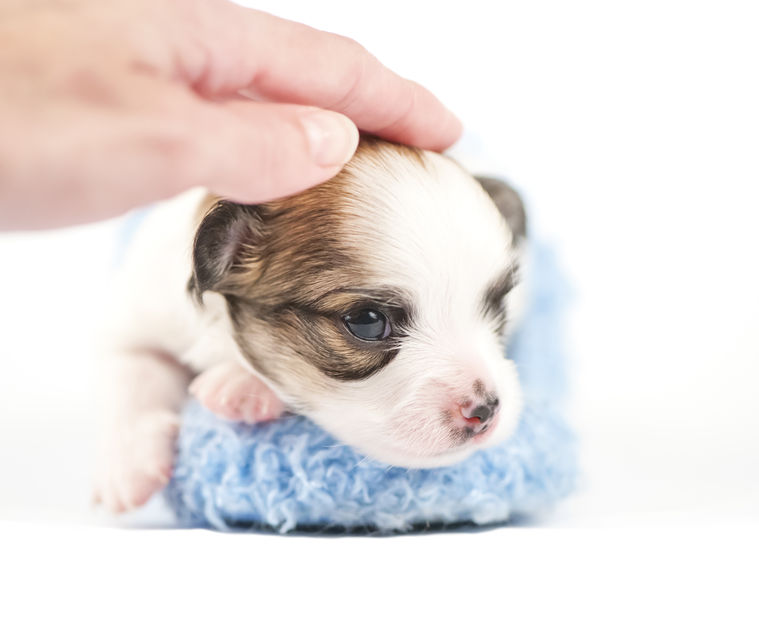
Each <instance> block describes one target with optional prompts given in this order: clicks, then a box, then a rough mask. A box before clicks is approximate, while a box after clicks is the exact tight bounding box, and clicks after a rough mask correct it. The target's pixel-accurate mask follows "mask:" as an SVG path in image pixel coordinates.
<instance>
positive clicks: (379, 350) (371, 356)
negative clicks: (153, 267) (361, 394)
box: [191, 137, 425, 380]
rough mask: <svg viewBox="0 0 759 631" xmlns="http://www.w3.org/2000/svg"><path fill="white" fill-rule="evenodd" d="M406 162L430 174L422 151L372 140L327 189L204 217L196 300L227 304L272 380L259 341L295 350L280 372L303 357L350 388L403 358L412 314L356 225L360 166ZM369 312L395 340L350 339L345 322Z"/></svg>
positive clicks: (218, 207)
mask: <svg viewBox="0 0 759 631" xmlns="http://www.w3.org/2000/svg"><path fill="white" fill-rule="evenodd" d="M399 154H400V155H402V156H404V157H407V158H408V157H411V158H412V159H413V160H415V161H417V162H418V163H419V164H420V165H422V166H424V164H425V158H424V154H423V153H422V152H421V151H419V150H417V149H413V148H410V147H403V146H401V145H395V144H392V143H388V142H385V141H381V140H378V139H376V138H372V137H364V138H362V140H361V143H360V145H359V148H358V150H357V152H356V156H355V157H354V158H353V159H352V160H351V162H350V163H349V164H348V165H347V166H346V168H345V169H343V170H342V171H341V172H340V173H339V174H338V175H337V176H335V177H334V178H332V179H331V180H329V181H328V182H325V183H323V184H321V185H319V186H316V187H314V188H311V189H309V190H307V191H304V192H302V193H299V194H297V195H293V196H290V197H286V198H284V199H280V200H276V201H273V202H270V203H267V204H261V205H256V206H245V205H241V204H235V203H232V202H227V201H224V200H217V201H216V202H215V203H214V205H213V208H212V209H211V210H210V211H207V212H203V211H199V213H200V214H201V215H202V216H203V220H202V222H201V225H200V227H199V229H198V232H197V235H196V239H195V246H194V259H195V260H194V268H195V269H194V275H193V280H192V281H191V290H192V291H193V292H194V293H195V294H196V295H198V296H200V295H202V293H203V292H204V291H208V290H210V291H217V292H219V293H221V294H223V295H224V296H225V297H226V298H227V303H228V306H229V311H230V315H231V317H232V321H233V323H234V326H235V334H236V336H237V341H238V344H239V346H240V348H241V350H242V351H243V353H244V354H245V355H246V356H247V357H248V359H249V360H250V361H251V362H252V363H253V365H254V366H255V367H256V368H257V369H258V370H260V371H261V372H263V373H264V374H267V373H269V374H267V376H269V377H270V378H275V377H274V375H271V374H270V371H271V368H270V365H271V364H272V363H276V362H272V361H271V360H272V358H270V357H267V355H268V353H269V352H272V351H271V348H270V346H271V345H270V344H268V345H267V344H261V343H258V342H257V341H256V338H258V340H261V338H262V337H264V336H266V337H268V338H270V339H272V338H273V339H275V340H276V344H275V346H279V347H280V348H281V349H282V350H283V351H284V349H287V351H286V352H281V353H280V362H279V363H282V361H281V360H282V359H283V358H284V357H285V356H288V355H289V356H295V357H298V358H300V359H302V360H304V361H305V362H307V363H309V364H310V365H312V366H315V367H316V368H318V369H319V371H320V372H322V373H323V374H325V375H328V376H329V377H332V378H335V379H341V380H354V379H362V378H365V377H368V376H370V375H372V374H374V373H375V372H377V371H378V370H380V369H381V368H382V367H383V366H385V365H387V363H388V362H389V361H391V360H392V358H393V357H395V355H396V354H397V352H398V340H399V336H400V335H402V329H403V327H404V326H405V324H406V323H407V320H408V317H409V312H410V306H409V304H408V301H407V300H406V298H405V297H404V296H403V295H401V294H400V293H399V292H397V291H396V290H394V289H393V288H392V287H382V286H377V285H376V280H375V279H373V278H372V277H371V273H370V270H367V269H366V266H365V265H364V264H363V260H362V250H361V246H360V244H357V238H358V239H359V240H360V235H357V234H356V232H355V230H356V228H355V222H351V216H352V215H353V214H354V213H356V212H357V211H356V207H357V206H358V207H360V200H358V199H356V198H355V197H354V196H355V195H356V193H355V191H356V190H358V189H359V188H360V187H359V186H357V185H358V184H359V181H358V176H359V173H358V170H359V169H360V168H361V165H362V164H365V163H366V161H369V162H371V167H372V168H375V169H376V168H378V167H379V168H388V169H389V168H391V166H392V163H393V162H397V160H398V156H399ZM207 201H210V200H204V203H206V202H207ZM367 212H371V209H367ZM362 305H363V306H370V305H371V306H376V307H377V308H379V310H381V311H382V312H383V313H385V314H386V315H388V317H390V320H391V327H392V328H393V331H394V333H395V334H394V335H391V337H390V338H388V339H387V340H384V341H378V342H366V341H361V340H358V339H357V338H355V337H353V336H352V335H350V333H349V332H348V331H347V329H346V327H345V325H344V324H343V322H342V319H341V317H342V315H344V314H346V313H348V312H350V311H351V310H355V309H356V308H358V307H359V306H362ZM267 349H268V350H267Z"/></svg>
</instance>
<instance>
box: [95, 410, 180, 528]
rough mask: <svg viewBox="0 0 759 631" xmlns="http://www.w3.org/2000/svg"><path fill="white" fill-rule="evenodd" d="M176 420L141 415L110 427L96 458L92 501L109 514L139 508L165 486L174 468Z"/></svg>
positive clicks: (157, 414)
mask: <svg viewBox="0 0 759 631" xmlns="http://www.w3.org/2000/svg"><path fill="white" fill-rule="evenodd" d="M178 431H179V417H178V416H177V415H176V414H174V413H173V412H170V411H156V412H150V413H145V414H143V415H141V416H140V417H139V418H137V419H131V420H130V422H129V423H128V424H127V423H121V424H118V425H115V426H113V427H112V428H111V429H110V430H109V432H108V433H107V434H106V435H105V436H104V437H103V441H102V445H101V448H100V452H99V454H98V461H99V462H98V466H97V470H96V478H95V492H94V497H93V499H94V501H95V503H97V504H102V505H103V506H104V507H105V508H106V509H107V510H109V511H111V512H113V513H122V512H124V511H127V510H132V509H134V508H137V507H139V506H142V505H143V504H144V503H145V502H147V501H148V500H149V499H150V497H151V496H152V495H153V494H154V493H156V492H157V491H159V490H161V489H162V488H163V487H164V486H166V484H167V482H168V481H169V478H170V477H171V473H172V468H173V464H174V444H175V441H176V437H177V433H178Z"/></svg>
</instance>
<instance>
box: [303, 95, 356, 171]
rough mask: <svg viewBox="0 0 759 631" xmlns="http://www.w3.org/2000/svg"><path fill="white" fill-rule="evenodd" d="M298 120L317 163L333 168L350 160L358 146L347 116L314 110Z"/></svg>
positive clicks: (354, 128)
mask: <svg viewBox="0 0 759 631" xmlns="http://www.w3.org/2000/svg"><path fill="white" fill-rule="evenodd" d="M300 120H301V123H302V124H303V129H304V130H305V132H306V138H307V139H308V148H309V150H310V151H311V157H312V158H313V160H314V162H315V163H316V164H318V165H319V166H322V167H333V166H339V165H343V164H345V163H346V162H347V161H348V160H350V159H351V157H352V156H353V154H354V152H355V151H356V146H357V145H358V129H356V126H355V125H354V124H353V123H352V122H351V121H350V119H349V118H348V117H346V116H343V115H342V114H338V113H337V112H328V111H326V110H318V109H314V110H309V111H307V112H305V113H304V114H302V115H301V117H300Z"/></svg>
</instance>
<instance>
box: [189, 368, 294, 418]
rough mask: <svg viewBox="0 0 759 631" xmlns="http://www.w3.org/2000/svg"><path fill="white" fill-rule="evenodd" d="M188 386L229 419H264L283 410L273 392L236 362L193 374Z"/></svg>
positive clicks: (212, 410)
mask: <svg viewBox="0 0 759 631" xmlns="http://www.w3.org/2000/svg"><path fill="white" fill-rule="evenodd" d="M189 390H190V394H192V395H193V396H194V397H195V398H196V399H198V401H200V402H201V403H202V404H203V405H204V406H205V407H206V408H208V409H209V410H210V411H211V412H213V413H214V414H216V416H220V417H221V418H224V419H227V420H230V421H245V422H246V423H256V422H258V421H268V420H271V419H275V418H277V417H279V416H280V415H281V414H282V412H284V411H285V406H284V404H283V403H282V402H281V401H280V400H279V398H278V397H277V395H276V394H274V392H272V391H271V389H270V388H269V387H268V386H267V385H266V384H265V383H264V382H263V381H261V380H260V379H259V378H258V377H256V376H255V375H254V374H252V373H251V372H250V371H248V370H246V369H244V368H243V367H242V366H240V365H238V364H220V365H219V366H214V367H213V368H209V369H208V370H206V371H205V372H203V373H201V374H199V375H198V376H197V377H195V379H194V380H193V382H192V383H191V384H190V388H189Z"/></svg>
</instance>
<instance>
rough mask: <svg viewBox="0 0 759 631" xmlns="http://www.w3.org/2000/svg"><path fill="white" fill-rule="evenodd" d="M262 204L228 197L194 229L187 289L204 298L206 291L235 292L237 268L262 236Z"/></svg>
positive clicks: (249, 256)
mask: <svg viewBox="0 0 759 631" xmlns="http://www.w3.org/2000/svg"><path fill="white" fill-rule="evenodd" d="M260 213H261V207H260V206H248V205H245V204H238V203H235V202H230V201H227V200H220V201H218V202H216V204H215V205H214V207H213V208H212V209H211V210H210V211H209V212H208V213H207V214H206V216H205V217H204V218H203V221H201V222H200V226H198V229H197V231H196V233H195V241H194V243H193V249H192V278H191V279H190V283H189V285H188V289H189V290H190V292H191V293H192V294H193V295H194V297H195V298H196V299H197V300H198V301H199V302H202V296H203V293H204V292H206V291H216V292H219V293H221V294H225V295H231V294H234V292H235V289H236V285H237V283H236V282H235V268H238V269H241V268H242V266H243V264H244V263H245V262H249V261H250V260H251V259H252V258H254V257H255V255H254V252H253V251H254V248H255V246H256V245H258V244H260V243H261V241H262V239H263V230H262V222H261V214H260Z"/></svg>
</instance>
